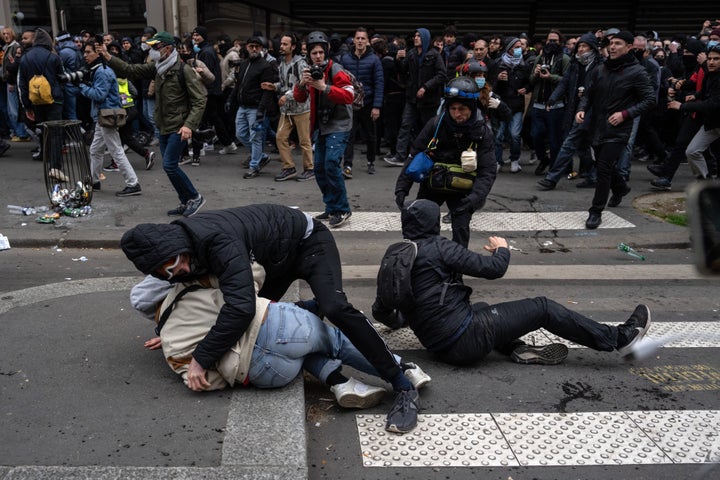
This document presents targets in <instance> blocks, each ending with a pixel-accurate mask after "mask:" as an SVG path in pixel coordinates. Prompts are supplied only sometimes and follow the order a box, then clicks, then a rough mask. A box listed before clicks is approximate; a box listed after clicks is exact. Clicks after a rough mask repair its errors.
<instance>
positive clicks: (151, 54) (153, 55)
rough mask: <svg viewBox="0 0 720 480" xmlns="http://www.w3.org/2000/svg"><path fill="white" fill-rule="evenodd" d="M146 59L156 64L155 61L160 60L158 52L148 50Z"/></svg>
mask: <svg viewBox="0 0 720 480" xmlns="http://www.w3.org/2000/svg"><path fill="white" fill-rule="evenodd" d="M148 57H149V58H150V60H152V61H154V62H156V61H158V60H160V51H159V50H150V52H149V53H148Z"/></svg>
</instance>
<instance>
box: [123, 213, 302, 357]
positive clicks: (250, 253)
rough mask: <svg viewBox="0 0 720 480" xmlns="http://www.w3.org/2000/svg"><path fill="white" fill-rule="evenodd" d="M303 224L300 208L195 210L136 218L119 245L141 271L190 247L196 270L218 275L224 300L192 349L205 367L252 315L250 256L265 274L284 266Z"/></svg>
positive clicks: (290, 262)
mask: <svg viewBox="0 0 720 480" xmlns="http://www.w3.org/2000/svg"><path fill="white" fill-rule="evenodd" d="M307 227H308V219H307V217H306V216H305V214H304V213H303V212H301V211H300V210H297V209H292V208H289V207H285V206H282V205H270V204H264V205H249V206H245V207H237V208H229V209H225V210H214V211H207V212H204V213H198V214H197V215H193V217H191V218H183V219H181V220H176V221H174V222H173V223H171V224H147V223H146V224H140V225H138V226H136V227H134V228H132V229H130V230H128V231H127V232H126V233H125V234H124V235H123V238H122V240H121V246H122V249H123V251H124V252H125V255H126V256H127V257H128V259H130V260H131V261H132V262H133V264H134V265H135V267H136V268H137V269H138V270H140V271H141V272H143V273H145V274H153V273H154V272H155V270H156V269H157V268H158V267H159V266H161V265H162V264H163V263H164V262H165V261H167V260H168V259H170V258H173V257H175V256H176V255H178V254H180V253H190V254H191V257H192V261H193V265H194V266H195V272H196V273H197V274H212V275H215V276H217V277H218V280H219V282H220V290H222V293H223V297H224V300H225V305H223V307H222V309H221V310H220V313H219V314H218V317H217V321H216V322H215V325H214V326H213V327H212V329H211V330H210V332H209V333H208V335H207V336H206V337H205V338H204V339H203V340H202V341H201V342H200V343H199V344H198V346H197V348H196V349H195V352H194V354H193V357H194V358H195V360H197V361H198V363H200V365H202V366H203V368H210V367H211V366H212V365H213V364H214V363H215V362H216V361H217V360H218V359H219V358H220V357H221V356H222V355H223V354H224V353H225V352H227V351H228V350H229V349H230V348H231V347H232V346H233V345H234V344H235V342H237V341H238V340H239V339H240V337H241V336H242V335H243V334H244V333H245V331H246V330H247V328H248V326H249V325H250V322H251V321H252V319H253V317H254V316H255V289H254V287H253V271H252V267H251V263H252V260H253V259H254V260H255V261H256V262H257V263H259V264H260V265H262V266H263V267H264V268H265V271H266V273H267V276H268V277H272V276H280V275H281V274H282V273H284V272H287V270H288V269H289V268H290V266H291V265H293V264H294V262H295V261H296V255H297V251H298V249H299V248H298V247H299V245H300V243H301V242H302V240H303V237H304V236H305V234H306V231H307ZM176 280H177V281H187V280H188V279H187V278H178V279H176ZM274 300H278V299H274Z"/></svg>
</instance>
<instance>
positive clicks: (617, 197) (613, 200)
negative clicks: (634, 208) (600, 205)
mask: <svg viewBox="0 0 720 480" xmlns="http://www.w3.org/2000/svg"><path fill="white" fill-rule="evenodd" d="M628 193H630V185H627V188H626V189H625V190H624V191H623V192H622V193H619V194H615V193H613V194H612V195H611V196H610V200H608V204H607V205H608V207H617V206H618V205H620V202H622V199H623V197H624V196H625V195H627V194H628Z"/></svg>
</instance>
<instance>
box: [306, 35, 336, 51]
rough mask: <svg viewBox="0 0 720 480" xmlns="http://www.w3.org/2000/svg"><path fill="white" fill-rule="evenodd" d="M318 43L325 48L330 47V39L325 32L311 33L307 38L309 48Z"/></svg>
mask: <svg viewBox="0 0 720 480" xmlns="http://www.w3.org/2000/svg"><path fill="white" fill-rule="evenodd" d="M316 43H321V44H323V45H324V46H325V48H327V47H329V46H330V42H328V38H327V36H326V35H325V34H324V33H323V32H318V31H316V32H310V34H309V35H308V36H307V45H308V47H309V46H310V45H314V44H316Z"/></svg>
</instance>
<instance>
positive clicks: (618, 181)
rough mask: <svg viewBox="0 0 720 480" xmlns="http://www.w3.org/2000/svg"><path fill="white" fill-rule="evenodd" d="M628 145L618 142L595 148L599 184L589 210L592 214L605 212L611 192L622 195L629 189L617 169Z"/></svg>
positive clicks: (596, 186)
mask: <svg viewBox="0 0 720 480" xmlns="http://www.w3.org/2000/svg"><path fill="white" fill-rule="evenodd" d="M626 144H627V142H622V143H621V142H616V143H603V144H601V145H594V146H593V150H595V170H596V171H597V183H596V185H595V195H593V199H592V205H591V206H590V208H589V211H590V213H598V214H600V213H602V211H603V210H605V206H606V205H607V202H608V198H609V197H610V192H611V191H612V192H613V193H614V194H622V193H624V192H625V190H626V189H627V182H625V179H624V178H623V176H622V175H621V174H620V172H618V170H617V168H615V165H616V164H617V161H618V159H619V158H620V155H622V153H623V151H624V150H625V146H626Z"/></svg>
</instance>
